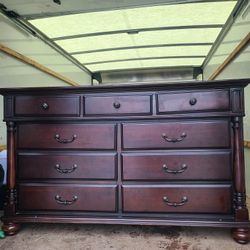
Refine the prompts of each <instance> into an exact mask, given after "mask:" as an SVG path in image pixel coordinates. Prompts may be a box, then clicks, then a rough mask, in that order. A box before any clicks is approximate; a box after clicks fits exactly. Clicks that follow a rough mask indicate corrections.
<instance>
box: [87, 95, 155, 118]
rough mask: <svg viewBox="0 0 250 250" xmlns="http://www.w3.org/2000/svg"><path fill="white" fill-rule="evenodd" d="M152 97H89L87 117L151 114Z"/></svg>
mask: <svg viewBox="0 0 250 250" xmlns="http://www.w3.org/2000/svg"><path fill="white" fill-rule="evenodd" d="M151 106H152V105H151V96H150V95H112V96H87V97H86V98H85V114H86V115H124V114H127V115H129V114H133V115H134V114H137V115H140V114H141V115H148V114H151V113H152V112H151Z"/></svg>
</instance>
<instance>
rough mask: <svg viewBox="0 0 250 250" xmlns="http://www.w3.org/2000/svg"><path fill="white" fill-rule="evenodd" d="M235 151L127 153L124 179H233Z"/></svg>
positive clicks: (124, 158) (124, 164)
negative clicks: (233, 156) (233, 153)
mask: <svg viewBox="0 0 250 250" xmlns="http://www.w3.org/2000/svg"><path fill="white" fill-rule="evenodd" d="M230 160H231V154H230V153H229V152H226V151H224V152H223V151H222V152H216V151H213V152H197V151H193V152H183V151H178V152H174V153H151V154H150V153H123V154H122V166H123V179H124V180H229V179H230V178H231V165H230Z"/></svg>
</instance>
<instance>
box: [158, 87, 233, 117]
mask: <svg viewBox="0 0 250 250" xmlns="http://www.w3.org/2000/svg"><path fill="white" fill-rule="evenodd" d="M157 100H158V105H157V112H158V113H169V112H184V111H187V112H192V111H202V110H228V109H229V92H228V91H227V90H215V91H200V92H186V93H183V92H182V93H178V92H174V93H166V94H159V95H158V98H157Z"/></svg>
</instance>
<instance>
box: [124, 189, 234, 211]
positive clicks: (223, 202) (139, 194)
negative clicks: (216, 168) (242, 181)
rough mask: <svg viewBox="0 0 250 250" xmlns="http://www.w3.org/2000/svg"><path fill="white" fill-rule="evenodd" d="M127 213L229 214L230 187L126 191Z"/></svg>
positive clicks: (125, 204) (125, 208) (125, 207)
mask: <svg viewBox="0 0 250 250" xmlns="http://www.w3.org/2000/svg"><path fill="white" fill-rule="evenodd" d="M123 211H124V212H156V213H157V212H158V213H161V212H163V213H164V212H173V213H230V212H231V186H230V185H213V186H209V185H161V186H152V185H151V186H149V185H147V186H146V185H145V186H142V185H141V186H140V185H131V186H129V185H127V186H124V187H123Z"/></svg>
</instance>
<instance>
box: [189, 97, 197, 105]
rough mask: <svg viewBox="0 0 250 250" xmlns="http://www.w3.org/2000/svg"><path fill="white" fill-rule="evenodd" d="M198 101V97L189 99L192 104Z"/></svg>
mask: <svg viewBox="0 0 250 250" xmlns="http://www.w3.org/2000/svg"><path fill="white" fill-rule="evenodd" d="M196 102H197V99H196V98H191V99H190V100H189V104H190V105H191V106H193V105H195V104H196Z"/></svg>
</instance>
